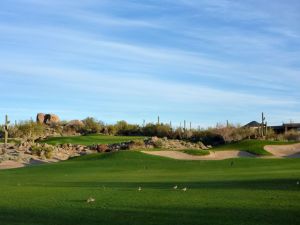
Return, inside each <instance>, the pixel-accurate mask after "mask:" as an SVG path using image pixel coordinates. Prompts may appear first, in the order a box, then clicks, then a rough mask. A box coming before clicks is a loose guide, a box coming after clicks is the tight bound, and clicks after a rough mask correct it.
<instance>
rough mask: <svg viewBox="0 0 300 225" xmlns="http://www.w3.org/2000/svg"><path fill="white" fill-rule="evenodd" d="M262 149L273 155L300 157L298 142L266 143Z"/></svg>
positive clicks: (299, 144)
mask: <svg viewBox="0 0 300 225" xmlns="http://www.w3.org/2000/svg"><path fill="white" fill-rule="evenodd" d="M264 149H265V150H266V151H268V152H270V153H271V154H273V155H274V156H275V157H279V158H281V157H285V158H300V143H298V144H293V145H267V146H265V147H264Z"/></svg>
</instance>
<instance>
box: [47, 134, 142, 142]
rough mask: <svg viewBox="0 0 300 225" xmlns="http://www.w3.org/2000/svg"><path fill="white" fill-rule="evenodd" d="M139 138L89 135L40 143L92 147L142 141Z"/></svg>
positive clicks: (59, 138) (55, 138) (53, 138)
mask: <svg viewBox="0 0 300 225" xmlns="http://www.w3.org/2000/svg"><path fill="white" fill-rule="evenodd" d="M144 138H145V137H140V136H109V135H102V134H91V135H85V136H70V137H51V138H48V139H46V140H43V141H42V143H47V144H51V145H58V144H78V145H94V144H115V143H121V142H126V141H132V140H139V139H144Z"/></svg>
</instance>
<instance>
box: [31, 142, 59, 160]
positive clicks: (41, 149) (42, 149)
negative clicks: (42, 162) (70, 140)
mask: <svg viewBox="0 0 300 225" xmlns="http://www.w3.org/2000/svg"><path fill="white" fill-rule="evenodd" d="M30 150H31V153H32V154H33V155H37V156H42V155H44V156H45V157H46V158H47V159H49V158H51V157H52V153H53V150H54V149H53V147H52V146H50V145H49V146H37V145H34V146H31V149H30Z"/></svg>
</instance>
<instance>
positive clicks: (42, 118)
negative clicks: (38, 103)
mask: <svg viewBox="0 0 300 225" xmlns="http://www.w3.org/2000/svg"><path fill="white" fill-rule="evenodd" d="M36 122H37V123H44V122H45V114H44V113H38V114H37V115H36Z"/></svg>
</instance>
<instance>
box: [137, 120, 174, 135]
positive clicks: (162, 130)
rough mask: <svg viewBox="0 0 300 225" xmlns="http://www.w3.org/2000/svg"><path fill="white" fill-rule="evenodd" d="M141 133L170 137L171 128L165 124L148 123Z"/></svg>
mask: <svg viewBox="0 0 300 225" xmlns="http://www.w3.org/2000/svg"><path fill="white" fill-rule="evenodd" d="M142 131H143V135H145V136H149V137H153V136H157V137H161V138H162V137H168V138H172V136H173V134H172V128H171V127H170V126H169V125H167V124H153V123H149V124H147V125H146V126H145V127H143V129H142Z"/></svg>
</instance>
